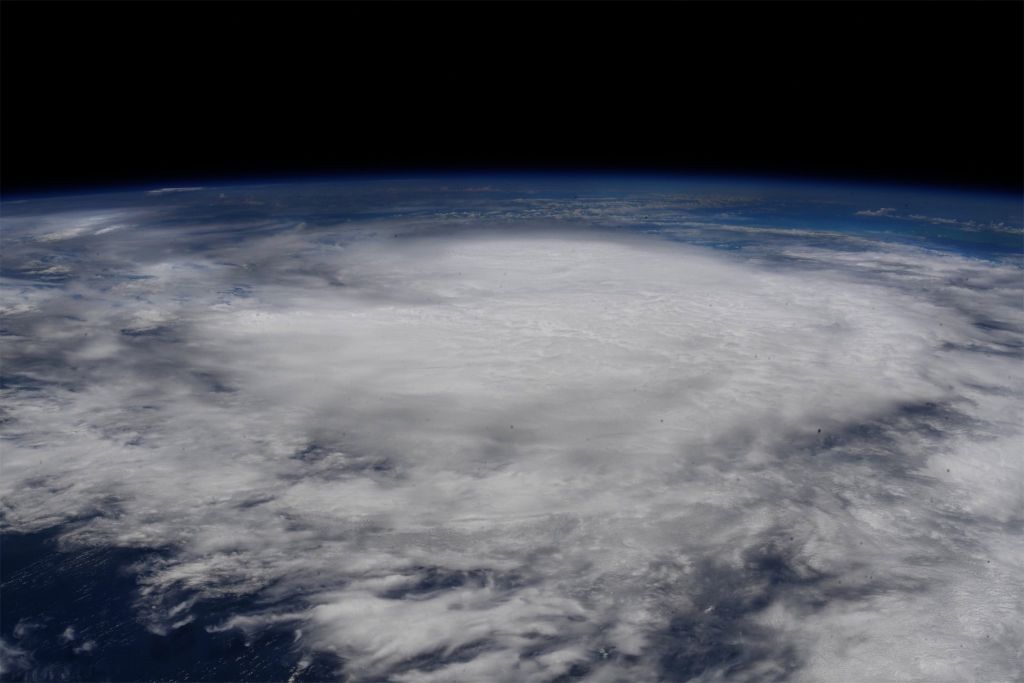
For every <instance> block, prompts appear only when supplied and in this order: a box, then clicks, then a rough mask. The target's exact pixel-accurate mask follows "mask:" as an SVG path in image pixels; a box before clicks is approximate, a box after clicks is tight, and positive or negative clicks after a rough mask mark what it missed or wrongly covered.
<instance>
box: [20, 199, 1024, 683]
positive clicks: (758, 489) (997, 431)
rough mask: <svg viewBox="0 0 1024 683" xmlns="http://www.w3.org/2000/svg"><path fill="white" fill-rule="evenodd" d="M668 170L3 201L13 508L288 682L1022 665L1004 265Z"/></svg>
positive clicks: (784, 674) (160, 629)
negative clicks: (109, 557)
mask: <svg viewBox="0 0 1024 683" xmlns="http://www.w3.org/2000/svg"><path fill="white" fill-rule="evenodd" d="M196 194H198V191H197V192H189V193H183V195H182V196H183V197H185V198H189V197H193V196H194V195H196ZM712 199H713V198H711V199H707V200H705V204H704V206H713V208H714V209H715V210H720V207H721V206H725V207H728V206H729V205H730V201H729V200H722V201H721V202H719V203H718V204H716V203H715V202H714V201H712ZM163 200H164V201H185V199H182V198H181V197H176V196H174V195H173V194H172V195H171V196H169V197H163ZM517 201H519V200H517ZM673 202H674V203H673ZM693 202H694V200H692V199H688V198H683V199H679V198H675V199H668V200H664V201H662V202H661V203H660V204H659V203H657V202H650V205H649V206H648V207H647V208H646V211H645V213H648V214H649V215H650V218H648V217H647V216H645V218H647V219H648V222H647V227H648V228H651V229H649V230H648V232H649V233H655V234H644V233H643V232H642V231H635V230H634V231H629V230H623V229H621V224H622V220H621V218H620V214H622V213H629V212H635V211H636V210H637V209H636V207H635V206H632V205H628V206H624V205H623V204H622V203H617V204H614V205H612V204H610V203H603V204H601V203H590V204H587V205H586V206H584V207H583V208H577V209H572V210H571V211H568V210H566V211H562V209H563V208H564V207H561V208H558V209H557V210H556V209H553V208H552V207H551V205H550V204H545V203H543V202H540V201H536V202H532V203H529V204H528V207H526V208H522V209H518V208H517V209H516V211H517V212H518V213H516V214H515V215H510V214H508V213H502V214H501V215H499V216H488V215H482V214H481V213H480V212H474V211H469V210H465V211H462V212H461V213H457V214H456V213H453V212H447V211H441V210H438V209H431V211H432V212H433V213H430V212H427V213H426V214H425V213H424V212H422V211H412V210H410V215H409V216H408V218H403V217H402V208H401V207H398V208H395V207H392V209H393V211H392V213H391V215H389V216H388V217H384V218H380V217H376V216H367V217H359V216H357V217H356V218H355V219H353V220H349V221H347V222H344V223H342V222H340V221H339V222H335V223H331V222H329V221H317V222H307V221H304V220H295V219H294V218H291V217H281V216H273V217H268V216H264V215H261V214H260V213H259V211H252V212H251V213H248V212H247V211H248V210H245V209H244V208H237V209H234V213H232V214H231V216H230V218H229V219H224V220H222V221H221V222H211V221H210V220H196V219H194V218H193V217H190V215H189V214H188V212H187V211H184V210H183V211H181V212H180V213H176V214H174V215H168V214H167V213H166V211H165V210H161V211H164V212H163V213H161V211H157V210H156V209H152V210H149V209H146V208H144V207H142V208H140V207H139V206H132V207H126V208H124V209H123V210H105V211H102V212H89V211H69V212H63V213H58V214H51V215H32V214H30V213H26V215H23V216H12V217H9V218H8V219H7V221H6V223H5V225H6V237H5V249H4V254H3V258H4V260H5V264H4V274H5V280H4V285H5V286H4V289H3V324H4V336H3V337H2V342H3V358H4V387H3V392H4V402H3V403H4V409H5V413H4V424H3V430H4V438H5V442H4V451H3V478H2V482H0V486H2V497H3V520H4V524H5V525H6V528H7V530H8V531H11V532H31V531H40V530H44V529H52V528H58V529H60V534H59V536H60V543H61V544H62V547H64V548H66V549H75V548H90V547H118V548H135V549H138V550H139V551H140V552H139V553H138V554H137V555H136V556H135V559H134V560H133V562H132V563H131V565H130V570H129V571H130V574H131V576H132V577H133V580H134V581H135V582H136V590H134V591H133V592H132V594H131V595H130V596H126V599H129V600H131V601H132V610H133V613H134V614H135V617H136V618H137V619H138V620H139V621H141V622H142V623H144V624H145V626H146V628H148V629H150V630H151V631H152V632H154V633H160V634H170V633H173V632H174V631H175V630H176V629H180V628H183V627H184V626H185V625H187V624H189V623H190V622H191V621H192V620H193V618H194V612H195V611H196V610H198V609H200V608H202V606H203V605H204V604H214V603H216V602H217V601H218V600H221V601H223V600H225V599H235V598H241V597H244V598H246V599H247V600H246V601H244V602H242V601H235V602H229V603H225V604H231V605H235V607H232V608H230V609H227V608H225V609H224V610H223V613H222V614H221V615H220V616H219V619H218V623H217V624H216V625H215V626H212V627H210V628H211V629H212V630H214V631H230V630H237V631H238V632H240V633H243V634H245V637H246V638H248V639H254V638H257V637H258V636H259V634H260V633H264V632H267V631H268V630H281V629H287V630H288V632H289V633H290V634H291V638H292V641H293V642H292V644H291V645H290V647H291V649H292V650H293V652H294V653H295V661H296V662H297V663H296V665H295V673H294V675H295V676H296V677H298V676H301V674H302V672H303V670H304V669H305V668H306V667H309V666H310V663H311V662H313V661H314V659H315V658H316V657H318V656H322V655H324V654H325V653H329V654H330V656H331V657H332V660H331V661H332V662H334V664H333V667H334V668H333V671H335V672H336V673H337V675H338V676H342V675H346V676H348V677H350V678H351V679H352V680H377V679H388V680H395V681H434V680H436V681H451V680H466V681H480V680H495V681H500V680H509V681H521V680H528V681H532V680H536V681H549V680H554V679H557V678H558V677H559V676H566V677H575V678H585V679H586V680H592V681H614V680H636V681H644V680H651V681H654V680H691V679H699V680H709V681H710V680H720V679H730V680H751V681H753V680H783V679H795V680H857V679H860V680H928V681H935V680H1009V679H1013V678H1016V677H1019V676H1021V675H1024V659H1022V654H1021V648H1020V643H1021V642H1022V640H1024V626H1022V624H1024V619H1022V617H1024V582H1022V581H1024V577H1022V570H1021V567H1022V566H1024V540H1022V539H1024V536H1022V532H1024V464H1022V458H1021V455H1020V454H1021V452H1022V447H1024V441H1022V437H1021V418H1022V414H1021V410H1022V402H1021V393H1022V390H1024V368H1022V364H1021V356H1022V349H1024V346H1022V345H1024V330H1022V324H1024V320H1022V315H1021V311H1022V308H1021V306H1022V298H1021V297H1022V295H1024V283H1022V278H1021V269H1020V266H1019V264H1018V263H1016V262H1013V261H1009V260H981V259H974V258H968V257H966V256H962V255H957V254H953V253H945V252H941V251H936V250H931V249H926V248H921V247H917V246H911V245H904V244H897V243H893V242H882V241H877V240H873V239H870V238H868V237H865V236H863V235H859V236H853V235H843V234H837V233H834V232H829V231H828V230H822V231H813V230H807V229H805V230H803V231H787V230H783V229H759V228H756V227H753V226H750V225H745V224H740V223H735V224H727V223H726V222H723V221H718V222H714V221H711V220H710V219H709V218H708V216H706V215H705V216H702V217H699V220H698V217H694V216H690V217H688V218H687V219H686V220H679V217H678V216H676V215H675V213H673V215H672V217H671V220H669V219H667V218H665V217H664V212H665V211H666V210H667V209H665V208H664V207H665V206H669V207H670V209H671V211H672V212H676V211H679V210H682V209H680V208H679V207H683V209H685V208H686V207H691V206H693ZM721 210H727V208H726V209H721ZM659 211H660V212H661V213H660V214H659ZM869 215H870V216H871V217H872V218H873V219H875V220H877V219H878V218H879V217H883V218H884V216H883V214H880V213H879V212H874V213H870V214H869ZM659 216H660V218H659ZM652 226H653V227H652ZM654 228H656V229H654ZM752 233H756V234H757V235H758V237H757V240H758V242H757V244H756V245H751V244H747V243H745V242H744V243H742V245H741V246H743V247H744V248H741V249H713V248H710V247H708V246H704V245H706V244H712V243H717V244H720V243H723V242H726V241H730V240H732V241H742V240H748V239H749V237H750V235H751V234H752ZM218 604H219V603H218ZM29 626H31V624H26V628H28V627H29ZM71 640H74V642H76V643H79V645H78V646H79V647H81V646H83V643H80V642H79V641H82V638H78V639H77V640H75V636H74V634H73V633H72V635H71ZM92 647H93V648H102V647H103V643H102V642H101V641H100V642H95V643H94V644H93V645H92ZM3 648H4V652H5V653H8V655H5V657H6V658H7V660H8V664H7V665H6V666H7V667H8V668H13V669H14V670H16V669H17V668H18V667H21V668H24V667H28V666H30V664H29V663H28V662H30V660H31V657H32V653H31V652H30V651H29V649H28V648H26V647H25V644H24V643H21V642H13V641H12V642H7V643H4V645H3Z"/></svg>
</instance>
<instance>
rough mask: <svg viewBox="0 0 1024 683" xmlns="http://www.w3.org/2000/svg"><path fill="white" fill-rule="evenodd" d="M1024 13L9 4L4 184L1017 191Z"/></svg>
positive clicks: (898, 7) (1011, 6) (1015, 7)
mask: <svg viewBox="0 0 1024 683" xmlns="http://www.w3.org/2000/svg"><path fill="white" fill-rule="evenodd" d="M1022 8H1024V4H1022V3H1019V2H1009V3H963V4H961V3H952V2H942V3H926V2H913V3H906V4H900V3H892V2H885V3H882V2H878V3H858V4H844V3H793V4H775V3H757V4H744V3H738V2H725V3H718V4H699V3H629V4H619V3H582V2H574V3H565V4H556V3H518V4H502V3H487V2H480V3H454V4H434V3H413V4H402V3H395V2H385V3H375V4H362V3H327V2H319V3H289V4H277V3H269V2H260V3H243V2H228V3H223V4H217V3H199V2H194V3H175V4H159V3H111V4H97V3H87V2H84V3H71V4H61V3H50V2H42V3H28V2H20V1H17V0H14V1H11V0H8V1H6V2H4V3H3V5H2V7H0V13H2V20H0V25H2V31H3V36H2V51H3V54H2V62H0V68H2V81H0V83H2V98H0V106H2V117H0V122H2V148H0V152H2V168H0V171H2V183H3V185H2V187H3V190H4V191H5V192H9V193H15V192H20V191H31V190H44V189H66V188H82V187H96V186H105V185H111V184H126V183H151V182H152V183H161V182H168V183H172V182H179V183H180V182H187V181H188V180H189V179H197V180H198V179H202V180H209V179H211V178H220V179H225V180H227V179H244V178H254V177H259V178H266V177H273V176H280V175H290V174H315V173H322V172H323V173H326V172H341V171H350V172H353V171H354V172H359V171H371V170H372V171H389V170H410V169H472V168H487V169H525V168H540V169H563V168H574V169H620V168H621V169H641V170H658V169H665V170H679V171H691V172H693V171H697V172H701V171H709V172H716V173H747V174H749V173H756V174H768V175H772V174H783V175H796V176H814V177H819V176H825V177H837V178H843V177H850V178H859V179H869V180H896V181H904V182H924V183H936V184H945V185H964V186H972V187H994V188H1004V189H1005V188H1010V189H1013V188H1019V187H1020V186H1021V184H1022V182H1024V179H1022V164H1024V162H1022V151H1021V150H1022V147H1024V140H1022V120H1024V114H1022V83H1024V73H1022V54H1024V50H1022V28H1021V27H1022V26H1024V11H1022Z"/></svg>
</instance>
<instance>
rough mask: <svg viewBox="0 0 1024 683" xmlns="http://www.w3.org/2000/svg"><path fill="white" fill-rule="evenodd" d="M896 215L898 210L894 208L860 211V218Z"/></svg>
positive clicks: (858, 213)
mask: <svg viewBox="0 0 1024 683" xmlns="http://www.w3.org/2000/svg"><path fill="white" fill-rule="evenodd" d="M894 213H896V209H892V208H881V209H864V210H862V211H858V212H857V215H858V216H891V215H893V214H894Z"/></svg>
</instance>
